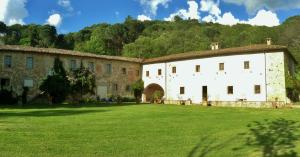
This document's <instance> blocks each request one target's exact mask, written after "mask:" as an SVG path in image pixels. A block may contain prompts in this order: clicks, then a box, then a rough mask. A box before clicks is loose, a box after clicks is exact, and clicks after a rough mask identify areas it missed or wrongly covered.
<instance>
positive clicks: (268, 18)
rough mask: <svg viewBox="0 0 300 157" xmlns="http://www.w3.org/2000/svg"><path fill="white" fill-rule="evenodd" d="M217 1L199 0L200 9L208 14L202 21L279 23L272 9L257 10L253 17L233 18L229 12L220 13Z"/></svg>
mask: <svg viewBox="0 0 300 157" xmlns="http://www.w3.org/2000/svg"><path fill="white" fill-rule="evenodd" d="M218 3H219V2H214V1H212V0H201V1H200V5H201V6H200V10H201V11H202V12H207V13H208V15H207V16H205V17H203V18H202V21H205V22H213V23H220V24H223V25H230V26H232V25H236V24H238V23H244V24H250V25H255V26H268V27H272V26H278V25H279V24H280V22H279V19H278V17H277V14H276V13H274V12H272V11H266V10H259V11H258V13H257V14H256V16H255V17H253V18H250V19H248V20H247V21H245V20H240V19H237V18H235V17H234V16H233V15H232V13H231V12H226V13H224V14H223V15H222V12H221V10H220V8H219V7H218Z"/></svg>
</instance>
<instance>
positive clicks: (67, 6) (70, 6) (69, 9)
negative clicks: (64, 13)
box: [57, 0, 74, 11]
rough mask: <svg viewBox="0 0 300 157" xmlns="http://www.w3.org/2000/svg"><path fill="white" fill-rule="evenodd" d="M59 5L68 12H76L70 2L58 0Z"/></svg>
mask: <svg viewBox="0 0 300 157" xmlns="http://www.w3.org/2000/svg"><path fill="white" fill-rule="evenodd" d="M57 4H58V5H60V6H62V7H64V8H66V9H67V10H68V11H73V10H74V9H73V7H72V4H71V1H70V0H58V2H57Z"/></svg>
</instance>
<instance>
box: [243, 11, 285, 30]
mask: <svg viewBox="0 0 300 157" xmlns="http://www.w3.org/2000/svg"><path fill="white" fill-rule="evenodd" d="M242 22H243V21H242ZM245 23H247V24H250V25H255V26H268V27H272V26H278V25H279V24H280V22H279V19H278V17H277V14H276V13H273V12H272V11H266V10H260V11H258V13H257V15H256V16H255V17H253V18H252V19H249V20H248V21H246V22H245Z"/></svg>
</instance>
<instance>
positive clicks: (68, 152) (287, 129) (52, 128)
mask: <svg viewBox="0 0 300 157" xmlns="http://www.w3.org/2000/svg"><path fill="white" fill-rule="evenodd" d="M265 120H268V121H269V122H268V123H267V126H266V127H264V126H259V124H258V123H254V122H255V121H257V122H261V123H263V124H264V123H265ZM294 122H296V123H295V124H294ZM297 122H300V109H277V110H275V109H246V108H214V107H199V106H175V105H134V104H127V105H107V106H106V105H102V106H96V105H90V106H86V107H67V106H65V107H53V108H35V107H27V108H24V109H21V108H4V107H2V108H0V156H1V157H2V156H3V157H16V156H34V157H37V156H43V157H45V156H46V157H47V156H49V157H50V156H51V157H54V156H63V157H68V156H78V157H82V156H97V157H98V156H103V157H109V156H114V157H115V156H119V157H126V156H128V157H141V156H154V157H159V156H163V157H165V156H170V157H174V156H180V157H194V156H195V157H196V156H197V157H198V156H200V157H204V156H208V157H211V156H217V157H227V156H228V157H232V156H238V157H244V156H249V157H256V156H262V154H263V149H262V148H263V147H262V146H263V145H264V146H266V147H267V148H268V149H267V150H265V153H268V151H274V150H275V151H277V150H278V151H280V150H289V149H287V148H284V147H283V146H281V145H278V144H280V141H279V142H278V140H281V143H282V142H286V143H290V144H294V145H296V147H295V148H293V149H292V150H294V151H295V152H294V154H295V153H298V154H300V141H299V140H298V139H297V137H296V135H297V134H298V133H299V131H293V129H295V128H293V127H294V126H295V125H297ZM249 124H252V125H251V126H248V125H249ZM257 129H258V130H260V131H259V133H264V135H267V136H261V135H259V133H257V134H256V135H255V134H253V133H252V132H254V131H255V130H256V131H257ZM251 130H252V131H251ZM294 136H295V137H294ZM255 137H257V138H255ZM280 138H282V139H280ZM249 139H250V140H249ZM268 141H271V142H268ZM276 141H277V142H276ZM255 142H258V143H259V142H260V144H258V145H257V146H255V145H253V144H254V143H255ZM274 145H276V146H275V147H273V146H274ZM286 153H287V154H286V156H288V153H290V152H286Z"/></svg>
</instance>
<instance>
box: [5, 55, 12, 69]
mask: <svg viewBox="0 0 300 157" xmlns="http://www.w3.org/2000/svg"><path fill="white" fill-rule="evenodd" d="M4 67H5V68H11V67H12V57H11V56H4Z"/></svg>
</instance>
